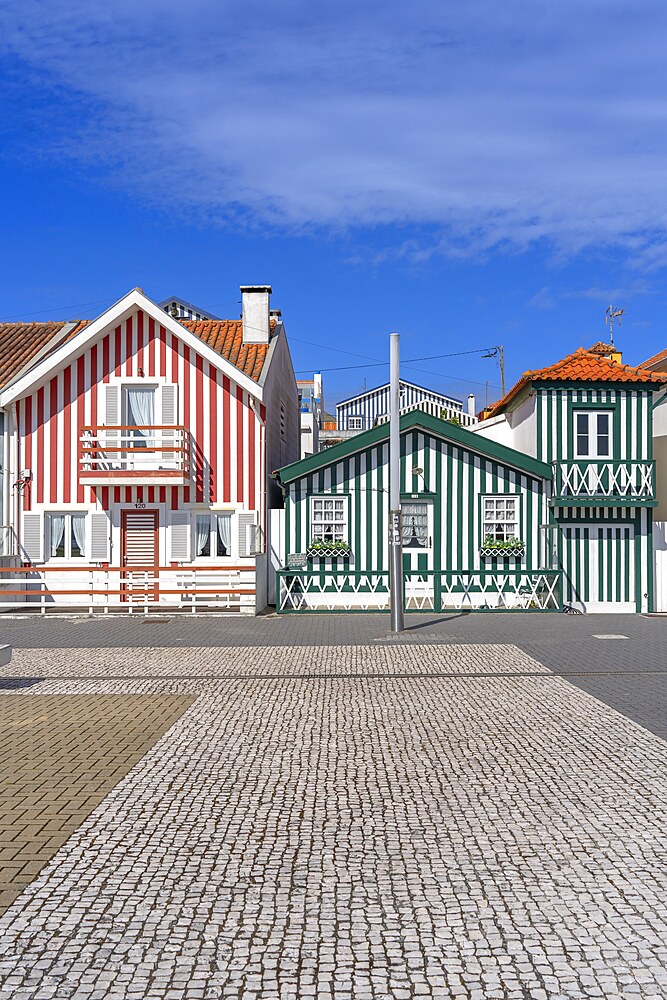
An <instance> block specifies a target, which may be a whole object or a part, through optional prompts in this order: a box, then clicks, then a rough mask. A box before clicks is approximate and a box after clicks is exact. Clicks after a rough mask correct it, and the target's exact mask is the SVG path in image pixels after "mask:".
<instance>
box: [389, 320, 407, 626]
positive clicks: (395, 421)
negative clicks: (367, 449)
mask: <svg viewBox="0 0 667 1000" xmlns="http://www.w3.org/2000/svg"><path fill="white" fill-rule="evenodd" d="M390 343H391V348H390V356H389V358H390V364H389V587H390V599H391V600H390V606H391V631H392V632H402V631H403V627H404V621H403V545H402V539H401V435H400V419H401V418H400V391H401V390H400V386H401V383H400V338H399V335H398V334H397V333H392V334H391V337H390Z"/></svg>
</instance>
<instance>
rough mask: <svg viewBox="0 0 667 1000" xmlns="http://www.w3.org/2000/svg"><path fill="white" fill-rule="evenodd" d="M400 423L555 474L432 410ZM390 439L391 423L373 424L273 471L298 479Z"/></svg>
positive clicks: (540, 475) (537, 472) (530, 470)
mask: <svg viewBox="0 0 667 1000" xmlns="http://www.w3.org/2000/svg"><path fill="white" fill-rule="evenodd" d="M400 427H401V434H404V433H407V432H408V431H411V430H422V431H425V432H426V433H428V434H434V435H436V436H437V437H440V438H442V439H443V440H445V441H449V442H451V444H454V445H457V446H458V447H460V448H465V449H466V451H471V452H474V453H475V454H477V455H482V456H483V457H484V458H489V459H491V460H493V461H496V462H500V463H502V464H503V465H509V466H511V467H512V468H514V469H517V470H518V471H519V472H523V473H525V474H526V475H530V476H533V477H534V478H536V479H545V480H550V479H551V478H552V476H553V470H552V468H551V466H550V465H547V464H546V462H540V461H539V460H538V459H536V458H533V457H532V456H531V455H524V454H523V453H522V452H520V451H516V450H515V449H514V448H508V447H507V445H504V444H498V443H497V442H496V441H489V440H488V439H487V438H484V437H482V436H481V435H480V434H475V433H474V432H473V431H469V430H467V428H465V427H458V426H457V425H456V424H452V423H449V422H448V421H446V420H440V419H439V418H438V417H434V416H432V415H431V414H430V413H423V412H421V411H420V410H413V411H412V412H411V413H405V414H403V415H402V416H401V422H400ZM388 439H389V423H386V424H382V425H380V426H379V427H373V428H371V430H368V431H362V432H361V433H360V434H357V435H355V437H353V438H350V439H349V440H347V441H341V443H340V444H335V445H332V446H331V447H330V448H327V449H326V450H325V451H320V452H318V453H317V454H316V455H311V456H310V457H309V458H303V459H301V460H300V461H298V462H292V464H291V465H286V466H284V467H283V468H282V469H278V470H277V471H276V472H274V477H275V478H276V479H277V480H278V481H279V482H280V483H282V484H283V485H285V484H286V483H291V482H294V480H296V479H301V478H302V477H303V476H308V475H310V474H311V473H313V472H318V471H319V470H320V469H323V468H326V467H327V466H329V465H335V464H336V462H340V461H341V460H342V459H344V458H348V457H349V456H350V455H356V454H357V453H358V452H361V451H365V449H366V448H369V447H372V446H373V445H375V444H378V443H380V442H381V441H384V440H388Z"/></svg>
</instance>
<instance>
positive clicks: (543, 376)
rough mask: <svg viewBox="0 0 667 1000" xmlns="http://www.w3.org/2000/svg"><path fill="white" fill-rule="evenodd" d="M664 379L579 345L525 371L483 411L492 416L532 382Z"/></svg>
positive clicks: (664, 378)
mask: <svg viewBox="0 0 667 1000" xmlns="http://www.w3.org/2000/svg"><path fill="white" fill-rule="evenodd" d="M665 381H667V375H665V376H659V375H655V374H653V373H651V372H648V371H643V370H642V369H641V368H636V367H634V366H633V365H623V364H620V363H619V362H618V361H612V360H611V359H610V358H607V357H604V356H603V355H601V354H598V353H596V352H593V351H590V350H588V351H587V350H586V349H585V348H584V347H580V348H578V350H576V351H574V352H573V353H572V354H568V355H567V357H565V358H562V359H561V360H560V361H556V363H555V364H553V365H549V366H548V367H547V368H537V369H535V370H534V371H527V372H524V373H523V375H522V376H521V378H520V379H519V381H518V382H517V383H516V385H514V386H512V388H511V389H510V391H509V392H508V393H506V395H505V396H503V398H502V399H499V400H498V402H497V403H494V404H493V406H490V407H489V409H488V410H487V411H486V414H487V417H489V416H495V415H496V414H497V413H501V412H502V411H503V410H506V409H507V407H508V406H509V404H510V403H511V402H512V400H513V399H515V398H516V397H517V396H518V395H519V393H520V392H521V391H522V390H523V389H525V388H526V386H528V385H531V384H532V383H533V382H609V383H614V382H635V383H637V382H639V383H662V382H665Z"/></svg>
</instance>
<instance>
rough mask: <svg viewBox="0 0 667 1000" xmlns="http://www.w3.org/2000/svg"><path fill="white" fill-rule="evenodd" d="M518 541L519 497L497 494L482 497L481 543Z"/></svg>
mask: <svg viewBox="0 0 667 1000" xmlns="http://www.w3.org/2000/svg"><path fill="white" fill-rule="evenodd" d="M515 539H516V540H518V539H519V497H517V496H508V495H507V494H498V495H496V496H489V497H482V542H483V543H484V542H487V541H494V542H512V541H514V540H515Z"/></svg>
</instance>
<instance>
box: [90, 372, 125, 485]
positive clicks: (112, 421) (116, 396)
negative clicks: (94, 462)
mask: <svg viewBox="0 0 667 1000" xmlns="http://www.w3.org/2000/svg"><path fill="white" fill-rule="evenodd" d="M95 419H96V420H97V417H96V418H95ZM120 422H121V415H120V386H119V385H114V384H113V383H106V384H105V386H104V426H105V427H118V426H119V424H120ZM97 433H98V434H99V435H100V442H99V443H100V446H101V451H104V446H105V445H107V446H108V447H109V448H118V447H119V446H120V441H119V437H118V431H114V432H109V431H98V432H97ZM106 459H107V465H108V466H110V467H111V468H119V467H120V464H121V457H120V453H119V452H117V451H111V452H109V454H108V456H106ZM98 468H100V466H98Z"/></svg>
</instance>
